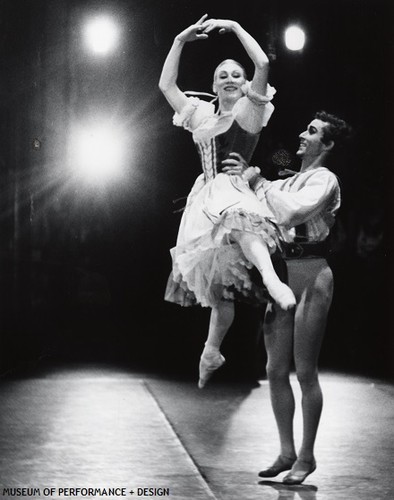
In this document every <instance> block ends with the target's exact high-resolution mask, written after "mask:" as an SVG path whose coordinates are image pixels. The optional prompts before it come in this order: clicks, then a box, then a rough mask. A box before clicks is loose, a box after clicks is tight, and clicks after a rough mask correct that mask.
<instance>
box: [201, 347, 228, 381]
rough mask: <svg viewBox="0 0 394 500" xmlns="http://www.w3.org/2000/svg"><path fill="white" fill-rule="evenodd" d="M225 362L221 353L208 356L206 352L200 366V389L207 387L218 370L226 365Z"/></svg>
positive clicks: (202, 356)
mask: <svg viewBox="0 0 394 500" xmlns="http://www.w3.org/2000/svg"><path fill="white" fill-rule="evenodd" d="M225 361H226V360H225V359H224V356H222V355H221V354H220V352H219V351H217V352H214V353H209V354H206V353H205V352H203V353H202V355H201V359H200V366H199V371H200V378H199V381H198V388H199V389H202V388H203V387H205V384H206V383H207V382H208V380H209V379H210V378H211V377H212V375H213V373H214V372H215V371H216V370H218V369H219V368H220V367H221V366H222V365H223V364H224V363H225Z"/></svg>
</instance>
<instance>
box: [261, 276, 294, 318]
mask: <svg viewBox="0 0 394 500" xmlns="http://www.w3.org/2000/svg"><path fill="white" fill-rule="evenodd" d="M266 286H267V290H268V293H269V294H270V295H271V297H272V298H273V300H274V301H275V302H276V303H277V304H278V306H279V307H281V308H282V309H284V310H285V311H287V310H289V309H292V308H293V307H295V305H296V298H295V297H294V293H293V292H292V291H291V289H290V288H289V287H288V286H287V285H285V284H284V283H282V282H281V281H280V280H277V281H276V280H275V282H271V283H269V284H266Z"/></svg>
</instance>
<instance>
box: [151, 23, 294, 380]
mask: <svg viewBox="0 0 394 500" xmlns="http://www.w3.org/2000/svg"><path fill="white" fill-rule="evenodd" d="M215 29H218V30H219V33H228V32H232V33H234V34H235V35H236V36H237V37H238V39H239V40H240V42H241V44H242V45H243V47H244V48H245V50H246V52H247V54H248V55H249V57H250V58H251V59H252V61H253V63H254V67H255V71H254V76H253V79H252V81H251V82H247V80H246V75H245V71H244V69H243V67H242V66H241V65H240V64H239V63H238V62H236V61H233V60H225V61H223V62H222V63H220V64H219V66H218V67H217V68H216V70H215V73H214V78H213V91H214V93H215V94H216V95H217V100H218V110H217V111H216V112H215V106H214V104H212V103H208V102H205V101H202V100H200V99H198V98H197V97H188V96H187V95H186V94H185V93H184V92H182V91H181V90H180V89H179V87H178V85H177V77H178V68H179V61H180V57H181V53H182V49H183V46H184V44H185V43H186V42H190V41H194V40H204V39H206V38H208V36H209V33H211V32H212V31H213V30H215ZM267 78H268V58H267V56H266V55H265V53H264V52H263V50H262V49H261V47H260V46H259V45H258V43H257V42H256V40H254V38H253V37H252V36H251V35H249V34H248V33H247V32H246V31H245V30H244V29H243V28H242V27H241V26H240V25H239V24H238V23H236V22H234V21H230V20H221V19H207V15H204V16H203V17H202V18H201V19H200V20H199V21H198V22H197V23H196V24H193V25H191V26H189V27H188V28H186V29H185V30H184V31H182V32H181V33H180V34H179V35H177V36H176V37H175V40H174V43H173V45H172V47H171V49H170V52H169V54H168V56H167V58H166V61H165V63H164V66H163V70H162V74H161V77H160V82H159V87H160V89H161V91H162V92H163V94H164V95H165V97H166V99H167V100H168V102H169V103H170V105H171V107H172V108H173V109H174V111H175V116H174V124H175V125H178V126H183V127H184V128H185V129H186V130H189V131H190V132H192V134H193V140H194V142H195V144H196V146H197V149H198V152H199V155H200V159H201V163H202V168H203V174H201V175H200V176H199V177H198V178H197V180H196V182H195V183H194V186H193V188H192V190H191V192H190V194H189V196H188V200H187V204H186V208H185V211H184V213H183V217H182V220H181V224H180V228H179V233H178V238H177V243H176V246H175V248H173V249H172V250H171V255H172V261H173V270H172V275H171V276H170V279H169V281H168V285H167V290H166V300H168V301H171V302H175V303H178V304H180V305H182V306H190V305H195V304H200V305H202V306H205V307H211V308H212V311H211V317H210V324H209V331H208V338H207V341H206V343H205V348H204V350H203V353H202V355H201V360H200V367H199V369H200V378H199V383H198V386H199V387H200V388H202V387H204V385H205V384H206V382H207V380H208V379H209V378H210V377H211V375H212V373H213V372H214V371H215V370H216V369H218V368H219V367H220V366H221V365H222V364H223V363H224V361H225V360H224V357H223V356H222V355H221V353H220V346H221V344H222V341H223V339H224V337H225V335H226V333H227V331H228V329H229V328H230V326H231V324H232V322H233V319H234V300H236V299H237V298H239V296H248V295H250V294H251V293H252V291H253V290H252V289H253V284H252V282H251V280H250V276H249V273H248V269H250V268H251V267H252V266H255V267H256V268H257V269H258V270H259V272H260V274H261V276H262V280H263V283H264V285H265V287H266V289H267V291H268V293H269V294H270V296H271V297H272V299H273V300H274V301H275V302H276V303H277V304H278V305H279V306H280V307H281V308H282V309H285V310H287V309H290V308H291V307H293V306H294V305H295V298H294V295H293V292H292V291H291V290H290V288H288V287H287V286H286V285H285V284H284V283H282V282H281V281H280V280H279V278H278V276H277V275H276V273H275V271H274V268H273V266H272V262H271V258H270V253H272V252H273V251H274V250H275V248H276V245H277V238H276V227H275V226H274V225H273V224H272V223H271V222H270V220H269V219H268V217H270V216H271V217H272V214H271V212H270V211H269V209H268V208H267V207H264V205H263V204H262V203H261V201H259V200H258V199H257V197H256V196H255V194H254V193H253V191H252V190H251V189H250V188H249V184H248V182H247V180H246V179H244V178H243V177H242V176H237V175H226V174H225V173H223V172H222V169H224V170H223V171H224V172H225V169H226V168H229V167H230V166H231V165H232V164H233V162H235V160H236V159H237V160H239V156H238V155H241V156H242V157H243V158H245V159H246V160H247V161H249V160H250V158H251V156H252V154H253V152H254V149H255V147H256V144H257V142H258V139H259V133H260V131H261V129H262V128H263V127H264V126H265V125H266V124H267V122H268V120H269V118H270V116H271V114H272V112H273V109H274V108H273V106H272V104H271V103H270V100H271V99H272V97H273V95H274V93H275V90H274V89H273V88H272V87H270V86H269V85H268V83H267Z"/></svg>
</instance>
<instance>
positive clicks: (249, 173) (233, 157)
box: [222, 153, 261, 182]
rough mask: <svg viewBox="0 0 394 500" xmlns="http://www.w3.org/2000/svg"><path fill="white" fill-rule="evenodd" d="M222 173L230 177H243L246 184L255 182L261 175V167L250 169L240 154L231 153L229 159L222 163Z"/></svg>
mask: <svg viewBox="0 0 394 500" xmlns="http://www.w3.org/2000/svg"><path fill="white" fill-rule="evenodd" d="M222 165H224V167H223V169H222V172H223V173H225V174H228V175H242V177H243V178H244V179H245V181H246V182H254V180H255V178H256V177H257V176H258V175H259V174H260V172H261V171H260V169H259V167H250V166H249V164H248V162H247V161H246V160H245V159H244V158H243V157H242V156H241V155H240V154H239V153H230V154H229V158H227V159H226V160H223V161H222Z"/></svg>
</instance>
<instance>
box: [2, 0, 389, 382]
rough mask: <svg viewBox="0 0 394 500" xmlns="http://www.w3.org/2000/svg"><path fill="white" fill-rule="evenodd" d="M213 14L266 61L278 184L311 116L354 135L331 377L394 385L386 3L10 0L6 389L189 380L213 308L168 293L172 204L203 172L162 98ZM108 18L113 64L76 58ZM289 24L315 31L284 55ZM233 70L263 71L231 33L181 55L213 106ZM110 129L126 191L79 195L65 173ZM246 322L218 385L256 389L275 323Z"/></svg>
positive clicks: (82, 187) (184, 76)
mask: <svg viewBox="0 0 394 500" xmlns="http://www.w3.org/2000/svg"><path fill="white" fill-rule="evenodd" d="M205 12H207V13H208V14H209V15H210V16H211V17H220V18H229V19H235V20H237V21H238V22H240V23H241V24H242V25H243V26H244V28H245V29H246V30H247V31H249V32H250V33H251V34H252V35H253V36H254V37H255V38H256V39H257V40H258V42H259V43H260V44H261V45H262V46H263V47H264V48H265V50H266V51H267V53H268V54H269V56H270V59H271V74H270V82H271V84H272V85H274V86H275V87H276V88H277V91H278V93H277V95H276V97H275V100H274V104H275V107H276V112H275V113H274V115H273V117H272V119H271V121H270V123H269V125H268V127H267V128H266V129H265V131H264V134H263V137H262V140H261V141H260V143H259V145H258V148H257V150H256V153H255V156H254V163H256V164H259V165H260V166H261V167H263V168H264V169H265V172H266V175H267V176H268V177H269V178H275V177H276V175H277V167H276V166H275V164H274V163H273V161H272V155H273V153H274V152H275V151H277V150H280V149H283V150H286V151H288V152H290V153H291V155H292V154H293V152H294V151H295V150H296V148H297V144H298V134H299V133H300V132H301V131H303V130H304V128H305V126H306V124H307V123H308V122H309V121H310V120H311V119H312V117H313V113H314V112H315V111H317V110H319V109H325V110H327V111H329V112H333V113H337V114H339V115H340V116H342V117H343V118H344V119H346V120H348V121H349V122H350V123H351V124H352V125H353V127H354V129H355V137H354V140H353V143H352V145H351V147H350V148H349V149H348V151H347V153H346V155H344V156H343V157H342V158H341V159H337V160H336V161H335V163H333V165H332V168H333V170H334V171H335V172H336V173H337V174H338V175H339V176H340V178H341V184H342V194H343V205H342V208H341V211H340V213H339V216H338V222H337V225H336V228H335V230H334V231H333V235H332V237H331V250H332V251H331V256H330V263H331V265H332V267H333V271H334V276H335V283H336V287H335V298H334V302H333V305H332V309H331V314H330V319H329V324H328V331H327V336H326V339H325V343H324V346H323V352H322V356H321V364H322V366H323V367H324V368H327V369H339V370H343V371H347V372H357V373H362V374H368V375H372V376H377V377H392V376H393V368H392V366H393V340H392V331H393V328H392V326H393V324H392V323H393V322H392V321H391V316H392V315H391V304H392V299H393V293H392V283H393V281H392V266H391V262H390V261H391V252H390V247H391V239H390V233H391V223H392V219H391V214H392V204H391V196H392V195H391V192H392V191H391V188H392V172H391V171H392V149H391V144H392V111H393V108H392V97H393V92H392V85H393V82H392V61H393V51H392V48H393V40H394V37H393V33H392V25H393V8H392V6H391V2H390V1H389V0H329V1H328V0H320V1H319V2H316V1H306V0H300V1H297V2H292V1H285V0H260V1H257V0H244V1H242V2H241V1H239V0H237V1H233V0H227V1H226V2H222V1H215V0H210V1H198V2H196V1H189V0H183V1H181V0H175V1H165V2H164V1H162V2H159V1H154V0H129V1H126V0H123V1H122V0H119V1H117V0H107V1H104V0H102V1H88V0H86V1H85V0H78V1H76V0H34V1H33V0H2V1H1V2H0V42H1V43H0V68H1V78H0V188H1V196H0V207H1V210H0V241H1V246H0V256H1V260H0V297H1V301H0V304H1V310H0V320H1V325H0V326H1V344H0V363H1V370H0V372H1V374H3V375H6V374H18V373H26V372H31V371H32V370H36V369H37V368H38V369H39V368H41V367H45V366H47V365H48V364H50V365H51V364H58V363H74V362H86V361H92V362H98V361H99V362H108V363H118V364H124V365H126V366H129V367H131V368H137V369H143V370H159V371H164V372H167V373H171V374H174V375H176V376H189V375H190V376H193V377H195V372H196V366H197V362H198V357H199V354H200V350H201V348H202V344H203V342H204V340H205V336H206V332H207V326H208V318H209V311H208V310H205V309H204V310H202V309H200V308H194V309H182V308H179V307H177V306H174V305H172V304H168V303H165V302H164V301H163V293H164V289H165V284H166V280H167V276H168V273H169V271H170V265H171V262H170V255H169V249H170V248H171V247H172V246H173V245H174V243H175V239H176V234H177V228H178V224H179V221H180V214H179V213H178V214H173V213H172V212H173V209H174V205H173V203H172V200H173V199H175V198H178V197H181V196H185V195H186V194H187V193H188V191H189V189H190V187H191V185H192V183H193V181H194V179H195V177H196V176H197V175H198V174H199V162H198V158H197V153H196V152H195V151H194V147H193V144H192V141H191V138H190V137H189V136H188V134H187V133H186V132H184V131H182V130H181V129H177V128H175V127H173V126H172V125H171V116H172V112H171V109H170V108H169V106H168V104H167V103H166V101H165V99H164V98H163V96H162V95H161V94H160V92H159V90H158V87H157V83H158V80H159V76H160V71H161V66H162V64H163V62H164V59H165V57H166V54H167V52H168V50H169V48H170V46H171V43H172V40H173V38H174V36H175V35H176V34H177V33H178V32H179V31H181V30H182V29H183V28H184V27H186V26H188V25H189V24H191V23H192V22H195V21H196V20H197V19H198V18H199V17H200V16H201V15H202V14H204V13H205ZM97 13H104V14H108V15H111V16H114V19H115V20H116V22H117V23H118V24H119V27H120V30H121V38H120V43H119V45H118V47H117V49H116V50H115V51H114V52H113V53H112V54H110V55H107V56H106V57H97V56H93V55H92V54H90V53H89V52H88V51H87V50H86V48H85V47H84V46H83V43H82V30H83V26H84V23H85V22H86V20H87V19H89V18H90V17H91V16H92V15H95V14H97ZM290 22H298V23H300V24H301V25H302V26H303V27H304V29H305V30H306V33H307V43H306V45H305V48H304V49H303V51H302V52H300V53H292V52H289V51H287V49H286V48H285V47H284V43H283V36H282V34H283V31H284V28H285V27H286V26H287V24H288V23H290ZM227 57H232V58H235V59H237V60H239V61H240V62H242V63H243V64H244V65H245V66H246V69H247V70H249V71H250V70H251V69H252V68H251V66H250V62H249V60H248V58H247V56H246V54H245V53H244V51H243V49H242V47H241V46H240V44H239V42H238V41H237V39H236V38H235V37H233V36H232V35H226V36H219V35H216V34H215V35H213V36H212V37H211V38H210V40H208V41H204V42H198V43H197V42H196V43H193V44H189V45H187V46H186V47H185V49H184V54H183V58H182V62H181V68H180V78H179V84H180V86H181V87H182V88H183V89H184V90H186V89H192V90H201V91H210V86H211V79H212V74H213V70H214V68H215V66H216V65H217V64H218V62H220V61H221V60H222V59H223V58H227ZM108 117H110V119H111V120H112V123H114V124H116V126H119V127H121V128H122V130H123V131H124V133H125V135H126V137H127V144H126V147H127V155H126V159H125V172H124V176H123V178H122V179H121V180H119V179H114V180H112V181H110V182H107V183H106V184H102V185H92V184H88V183H84V182H83V181H81V179H80V178H78V177H77V176H75V174H74V172H73V170H72V165H70V159H69V158H70V137H71V134H72V132H73V130H74V129H75V127H76V126H77V124H78V123H80V122H89V121H92V120H95V119H96V120H97V119H98V120H100V119H102V120H103V121H104V120H106V119H107V118H108ZM34 139H38V140H39V142H40V145H41V147H40V148H39V149H38V150H37V149H34V148H33V146H32V143H33V141H34ZM290 159H292V157H290ZM290 167H291V168H295V169H297V168H298V164H297V162H296V161H294V160H293V159H292V163H291V164H290ZM238 309H239V311H238V316H237V320H236V322H235V325H234V327H233V328H232V330H231V332H230V334H229V336H228V338H227V339H226V342H225V345H224V351H225V354H226V356H227V358H229V360H230V361H231V363H228V367H227V368H226V370H227V371H224V374H223V375H222V376H223V377H232V378H233V379H234V378H235V379H240V378H242V377H246V378H248V377H249V378H253V377H256V376H262V375H263V374H264V361H265V359H264V357H265V354H264V349H263V345H262V342H261V338H260V333H261V332H260V331H259V330H258V328H257V325H258V320H259V316H260V315H261V314H262V312H263V311H257V310H254V309H249V308H247V307H246V306H242V307H241V306H240V307H239V308H238ZM232 367H233V368H232ZM234 367H236V370H234Z"/></svg>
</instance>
